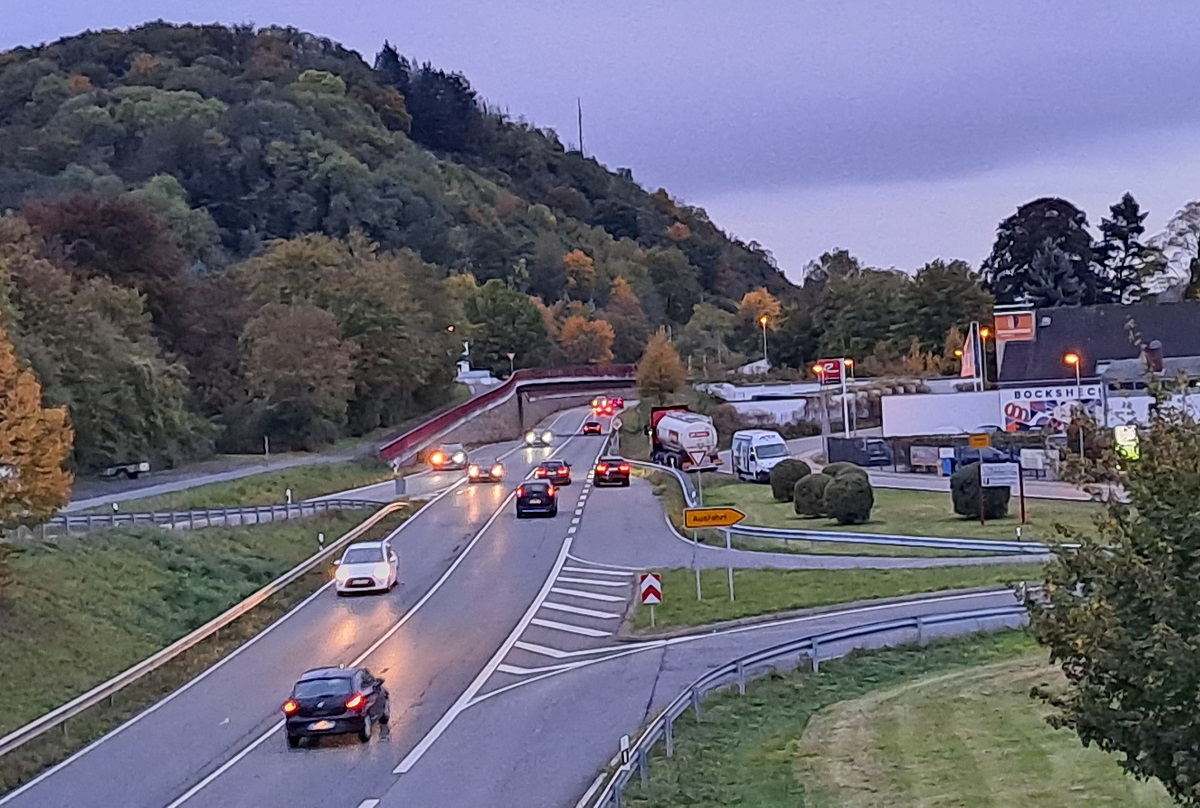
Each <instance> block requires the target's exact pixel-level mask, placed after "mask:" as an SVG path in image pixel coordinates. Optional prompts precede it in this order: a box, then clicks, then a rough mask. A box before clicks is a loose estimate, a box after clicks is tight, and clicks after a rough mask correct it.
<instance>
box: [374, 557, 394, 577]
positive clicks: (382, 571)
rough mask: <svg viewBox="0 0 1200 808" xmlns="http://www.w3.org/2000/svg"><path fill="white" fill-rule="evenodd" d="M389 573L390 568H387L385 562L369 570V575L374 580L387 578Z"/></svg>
mask: <svg viewBox="0 0 1200 808" xmlns="http://www.w3.org/2000/svg"><path fill="white" fill-rule="evenodd" d="M391 571H392V569H391V567H389V566H388V565H387V563H386V562H383V561H380V562H379V563H378V564H376V565H375V566H374V567H372V568H371V575H372V576H373V577H375V578H387V577H388V574H389V573H390V572H391Z"/></svg>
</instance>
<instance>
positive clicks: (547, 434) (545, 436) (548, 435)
mask: <svg viewBox="0 0 1200 808" xmlns="http://www.w3.org/2000/svg"><path fill="white" fill-rule="evenodd" d="M553 438H554V433H552V432H551V431H550V430H546V431H545V432H543V433H542V440H544V441H545V442H546V443H549V442H550V441H551V440H552V439H553Z"/></svg>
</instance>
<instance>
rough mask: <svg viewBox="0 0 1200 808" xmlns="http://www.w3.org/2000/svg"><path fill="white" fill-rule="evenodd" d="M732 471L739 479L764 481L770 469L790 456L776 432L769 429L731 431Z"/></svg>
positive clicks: (768, 475)
mask: <svg viewBox="0 0 1200 808" xmlns="http://www.w3.org/2000/svg"><path fill="white" fill-rule="evenodd" d="M732 448H733V451H732V454H733V473H734V474H735V475H737V478H738V479H739V480H754V481H756V482H760V483H765V482H767V480H768V479H769V478H770V476H771V469H773V468H775V466H776V464H778V463H779V461H781V460H786V459H787V458H789V457H791V456H792V453H791V452H790V451H788V447H787V443H785V442H784V440H783V436H782V435H780V434H779V433H778V432H772V431H771V430H769V429H743V430H741V431H740V432H734V433H733V447H732Z"/></svg>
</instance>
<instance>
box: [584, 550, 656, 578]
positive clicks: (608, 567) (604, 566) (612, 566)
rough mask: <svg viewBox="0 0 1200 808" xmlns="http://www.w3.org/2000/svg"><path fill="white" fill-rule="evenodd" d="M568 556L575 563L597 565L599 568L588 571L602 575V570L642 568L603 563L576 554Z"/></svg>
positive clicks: (624, 570) (639, 568)
mask: <svg viewBox="0 0 1200 808" xmlns="http://www.w3.org/2000/svg"><path fill="white" fill-rule="evenodd" d="M568 558H570V559H571V560H572V561H574V562H575V563H576V564H588V565H590V566H593V567H599V568H600V569H594V570H589V571H590V572H598V573H600V574H602V575H603V574H605V573H604V570H621V571H622V572H642V571H643V569H644V568H642V567H623V566H621V565H620V564H605V563H603V562H601V561H589V560H588V559H586V558H580V557H579V556H576V555H573V556H568Z"/></svg>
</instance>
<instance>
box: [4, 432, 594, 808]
mask: <svg viewBox="0 0 1200 808" xmlns="http://www.w3.org/2000/svg"><path fill="white" fill-rule="evenodd" d="M582 420H583V418H582V416H581V414H580V413H579V412H578V411H575V412H569V413H566V414H563V415H561V416H559V417H558V418H557V419H556V420H555V422H554V424H553V426H552V428H554V429H555V430H556V431H557V432H566V433H567V434H570V433H571V432H573V431H574V430H575V429H577V427H578V425H579V424H580V423H581V421H582ZM565 440H566V439H565V437H564V438H561V439H560V441H559V445H558V446H557V447H555V448H553V449H520V450H518V451H516V452H515V453H514V454H513V455H512V456H510V457H509V458H507V460H506V462H507V464H508V466H509V481H510V482H511V481H513V480H514V479H515V478H519V477H521V476H524V475H525V474H526V473H527V472H528V471H529V469H530V468H531V467H532V465H534V464H536V462H539V461H540V460H541V459H544V458H546V457H547V456H550V455H551V454H556V455H557V456H558V457H566V458H567V459H569V460H571V461H572V462H573V463H577V464H580V465H582V466H583V467H585V468H586V466H587V465H588V464H589V463H590V460H591V458H592V457H593V456H594V455H595V453H596V452H598V451H599V446H600V444H601V443H602V440H600V439H597V438H577V439H574V440H572V441H569V442H565V443H564V442H563V441H565ZM512 487H513V485H511V484H509V483H508V482H506V484H504V485H500V486H492V485H479V486H467V485H465V484H461V485H459V486H456V487H455V488H452V489H450V490H449V491H447V492H446V493H444V494H443V495H442V496H441V497H439V498H437V499H435V500H434V501H431V502H430V503H429V504H428V505H427V506H426V507H425V508H424V510H422V512H421V513H420V514H418V515H417V516H415V517H413V518H412V519H410V520H409V521H408V522H407V523H406V524H405V526H403V527H402V528H400V530H399V531H398V535H395V537H394V544H395V547H396V551H397V554H398V555H399V557H400V562H401V581H402V585H401V586H400V587H398V588H397V589H396V590H395V591H394V592H392V593H390V594H389V595H386V596H382V597H362V598H352V599H338V598H335V597H334V596H333V594H332V592H331V591H328V590H324V591H322V592H319V593H317V594H316V595H315V596H314V597H313V598H312V599H310V600H309V601H308V602H306V603H305V604H304V605H303V606H301V607H300V608H298V609H296V610H295V611H293V612H292V613H290V614H289V615H288V617H287V618H286V619H284V620H283V621H281V622H279V623H276V624H275V625H274V626H273V627H272V628H271V629H270V630H269V631H267V632H266V633H264V634H262V635H260V636H259V637H258V638H256V639H255V640H254V641H253V642H252V643H250V644H249V645H247V646H245V647H244V648H243V650H242V651H240V652H239V653H237V654H235V655H233V656H231V657H229V658H227V659H226V660H225V661H224V662H223V663H221V664H220V665H219V666H217V667H215V668H213V669H210V671H209V672H208V673H206V674H205V675H203V676H202V677H200V678H198V679H197V680H193V682H191V683H189V684H188V685H187V686H186V687H185V688H183V689H181V690H179V691H176V692H175V693H173V694H172V695H171V696H169V697H168V698H167V699H164V700H163V701H161V702H159V703H158V704H156V705H155V706H154V707H152V708H151V709H150V710H149V711H147V712H146V713H143V714H141V715H140V716H139V717H138V718H137V719H135V720H134V721H133V722H131V723H128V724H126V725H124V726H123V727H122V728H120V729H119V730H117V731H116V732H114V733H110V734H109V735H108V736H106V737H105V738H104V739H102V740H101V741H100V742H98V743H97V744H94V745H92V746H91V747H89V748H88V749H87V750H85V751H84V752H83V753H81V754H78V755H76V756H75V757H74V758H72V759H70V760H69V761H67V763H66V764H65V765H62V766H60V767H56V768H55V769H52V770H50V771H49V772H48V773H46V774H45V775H43V776H42V777H40V778H37V779H35V780H34V781H33V782H31V783H30V784H29V785H27V786H26V787H23V788H21V789H18V790H16V791H15V792H13V793H12V794H10V795H8V796H7V797H5V798H2V799H0V805H5V806H20V807H21V808H24V806H46V805H71V806H84V807H86V806H111V805H122V806H131V807H132V806H147V808H149V806H156V807H161V806H163V805H168V804H172V803H173V802H175V801H176V800H177V799H178V798H179V797H180V796H181V795H183V794H186V793H187V792H188V791H189V790H190V789H192V788H193V787H194V786H195V785H196V784H197V783H199V782H203V781H204V780H205V779H206V778H208V777H210V776H211V775H212V774H213V773H214V772H216V771H219V770H221V769H222V767H223V766H225V765H226V764H227V763H228V761H229V760H230V759H231V758H232V757H234V756H236V755H237V754H239V753H241V752H242V751H243V750H245V749H246V748H247V746H248V745H249V744H251V743H252V742H254V741H255V740H256V739H258V738H261V737H262V736H263V733H264V732H266V731H267V730H268V729H269V728H271V727H272V726H274V724H275V723H276V722H277V721H278V719H279V717H280V714H279V712H278V705H279V704H280V703H282V700H283V699H284V698H285V697H286V694H287V692H288V689H289V688H290V686H291V683H292V682H293V681H294V679H295V677H296V675H297V674H299V673H300V672H301V671H303V670H304V669H306V668H308V667H313V666H316V665H321V664H330V663H337V662H349V661H352V660H353V659H355V658H357V657H359V656H360V655H361V654H363V652H365V651H368V650H370V649H371V648H372V646H373V645H375V644H376V643H377V642H378V641H379V640H380V639H381V638H383V637H385V636H386V637H387V639H386V640H385V641H384V643H383V645H381V646H380V647H378V648H376V649H375V650H374V652H373V654H372V656H371V657H370V658H368V659H367V664H369V665H371V666H373V667H375V668H376V669H377V670H385V669H386V672H385V673H383V675H384V676H385V678H387V679H388V680H389V689H390V690H391V692H392V693H393V697H394V698H395V702H394V704H395V707H394V708H393V714H394V716H395V719H394V720H395V721H396V728H395V729H394V730H393V731H392V732H391V733H390V736H391V737H390V738H389V740H388V742H387V743H386V744H379V745H376V744H371V745H368V746H365V747H358V746H357V745H355V746H353V747H349V748H345V749H343V748H341V747H340V746H339V745H335V746H338V748H336V749H334V750H330V751H332V752H333V754H334V755H339V756H341V757H347V756H349V757H348V759H347V760H341V766H340V768H339V769H338V773H337V776H336V777H333V778H332V779H328V778H326V780H325V783H326V784H328V783H336V782H343V781H344V780H345V777H346V774H347V769H346V767H347V766H350V767H352V768H354V769H355V770H356V771H357V770H359V769H361V770H363V771H364V772H367V771H373V770H374V769H376V768H380V769H381V770H382V771H384V772H390V768H389V767H388V766H383V767H379V766H375V765H373V762H374V761H375V759H376V758H377V756H379V755H388V756H389V757H391V756H395V755H396V754H397V753H398V752H399V750H400V749H401V748H402V747H403V745H404V744H405V743H407V742H408V741H409V740H411V738H413V737H417V736H419V735H420V733H421V732H422V731H423V730H424V729H425V728H426V727H427V726H429V725H430V724H431V723H432V722H434V721H436V720H437V719H438V717H440V716H441V715H442V714H443V713H444V711H445V709H446V708H447V706H448V705H449V704H450V703H452V702H453V700H454V699H455V698H456V697H457V696H458V694H459V693H460V692H461V689H462V682H461V679H462V678H463V677H464V676H465V677H468V678H469V677H470V676H474V675H475V673H476V672H477V671H478V670H479V668H480V667H481V666H482V660H486V659H487V658H488V656H489V655H490V654H492V653H494V652H495V650H496V648H497V647H499V645H500V642H501V641H502V639H503V637H504V636H505V635H506V634H507V633H508V632H509V631H511V630H512V628H513V625H515V622H516V621H515V619H513V618H512V616H511V615H512V612H513V610H514V609H517V610H518V613H519V609H523V608H525V606H526V605H527V604H528V603H529V601H530V600H531V599H532V598H533V596H534V594H535V593H536V592H537V586H538V585H539V584H540V583H541V580H542V578H543V577H544V576H545V574H546V573H545V570H546V568H547V567H548V565H549V564H550V563H552V561H551V558H550V556H551V553H550V552H549V548H552V547H554V543H555V542H556V541H557V542H561V539H562V530H563V528H562V527H560V524H562V523H564V520H563V519H562V518H561V517H560V518H559V519H556V520H541V521H528V522H522V523H521V528H522V529H521V530H517V529H516V525H515V520H513V519H512V513H511V508H512V506H511V503H510V502H509V501H508V493H509V491H510V490H511V488H512ZM566 490H567V491H568V492H569V491H571V490H572V489H570V488H568V489H566ZM527 528H528V529H527ZM555 533H557V534H558V535H557V536H555ZM438 587H440V588H438ZM389 632H390V634H389ZM270 740H271V741H276V742H277V743H266V742H264V743H262V744H260V745H259V746H258V747H255V749H254V750H252V752H253V753H254V754H253V755H251V754H250V753H248V754H247V755H246V757H249V758H250V759H249V760H246V761H245V763H246V764H247V765H244V766H240V765H236V764H235V765H233V766H232V767H230V768H229V769H228V770H227V771H225V772H224V774H225V775H226V776H225V777H217V778H215V779H214V780H212V781H211V785H210V786H209V787H208V788H205V789H202V790H201V791H199V792H198V793H196V794H195V795H194V796H193V798H192V802H194V803H195V804H213V805H243V804H244V805H252V804H253V805H262V804H264V803H265V804H282V803H280V802H279V799H278V797H279V794H278V792H277V791H276V790H275V789H276V788H278V787H280V780H279V778H277V777H275V776H270V777H266V778H265V779H264V778H263V777H262V776H261V775H262V769H261V768H260V765H262V766H267V767H268V768H269V767H270V766H271V765H281V766H283V767H284V769H289V767H291V766H292V765H293V761H299V760H304V761H305V763H304V764H303V765H304V767H305V770H306V771H309V770H310V768H309V767H310V766H311V767H314V768H320V767H321V766H322V765H323V764H324V763H325V762H327V761H326V760H325V759H323V758H321V757H320V752H321V751H322V750H319V749H318V750H298V754H299V755H301V756H305V757H303V758H301V757H296V758H289V757H288V756H287V755H286V754H285V755H284V756H283V757H282V758H281V759H279V760H274V759H273V758H267V759H268V760H271V761H272V762H271V763H267V764H261V760H262V759H263V756H264V755H266V754H267V752H268V751H269V750H270V751H281V750H282V748H283V746H284V744H283V737H282V733H278V735H277V737H274V738H271V739H270ZM310 753H311V754H310ZM341 757H340V758H339V759H341ZM332 759H333V758H332V757H331V758H329V760H332ZM396 759H397V760H398V757H397V758H396ZM313 761H315V762H313ZM323 774H325V775H328V774H329V773H328V772H327V771H326V772H323ZM230 775H232V776H233V777H237V778H239V783H238V784H237V785H236V786H235V787H233V788H232V789H230V790H227V791H226V790H222V789H221V788H220V787H219V786H223V785H224V783H223V782H222V781H223V780H224V781H226V782H232V781H231V780H229V779H227V778H228V777H229V776H230ZM287 776H288V777H295V776H296V775H294V774H293V773H290V769H289V773H288V775H287ZM316 779H317V780H320V779H321V778H316ZM242 781H244V782H242ZM286 785H288V786H289V787H290V788H291V789H292V792H293V795H294V797H295V802H294V804H297V805H306V804H324V803H323V802H319V801H314V800H313V799H312V794H313V793H314V792H313V789H316V790H318V791H319V790H320V789H321V788H322V787H327V786H323V785H322V784H321V783H320V782H315V781H314V780H312V779H309V778H303V777H302V778H299V780H297V781H293V780H288V781H287V782H286ZM264 789H265V790H266V792H269V794H270V796H269V797H264V792H263V790H264ZM218 791H220V792H221V793H220V795H219V796H217V797H215V798H214V800H213V801H210V797H213V795H216V794H217V793H218ZM242 793H246V794H251V795H254V796H253V797H248V798H243V797H242V796H240V795H241V794H242ZM189 804H190V803H189ZM354 804H355V805H356V804H357V803H354Z"/></svg>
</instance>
